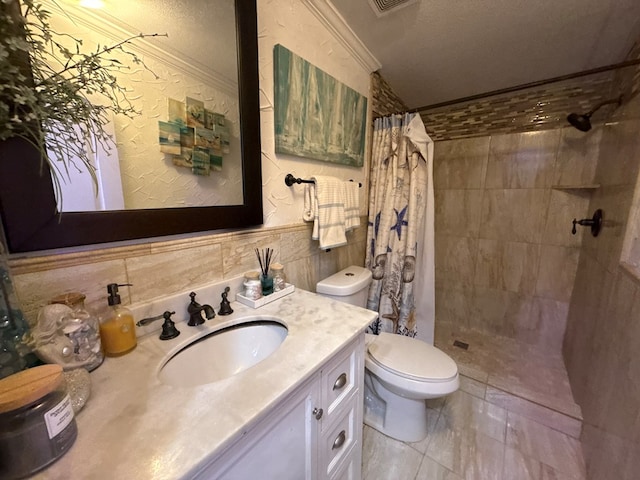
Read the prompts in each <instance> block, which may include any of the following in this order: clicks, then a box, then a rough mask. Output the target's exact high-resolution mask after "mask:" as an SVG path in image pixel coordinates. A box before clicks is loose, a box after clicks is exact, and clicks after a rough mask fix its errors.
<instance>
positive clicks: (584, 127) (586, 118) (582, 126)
mask: <svg viewBox="0 0 640 480" xmlns="http://www.w3.org/2000/svg"><path fill="white" fill-rule="evenodd" d="M591 115H592V114H591V113H587V114H579V113H570V114H569V115H567V121H568V122H569V123H570V124H571V125H573V126H574V127H576V128H577V129H578V130H580V131H581V132H588V131H589V130H591V120H590V118H591Z"/></svg>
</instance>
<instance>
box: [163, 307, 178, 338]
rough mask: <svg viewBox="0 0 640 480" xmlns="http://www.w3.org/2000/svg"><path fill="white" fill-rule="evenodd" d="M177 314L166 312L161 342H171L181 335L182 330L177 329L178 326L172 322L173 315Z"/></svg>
mask: <svg viewBox="0 0 640 480" xmlns="http://www.w3.org/2000/svg"><path fill="white" fill-rule="evenodd" d="M174 313H176V312H169V311H166V312H164V313H163V314H162V316H163V317H164V323H163V324H162V333H161V334H160V340H171V339H172V338H176V337H177V336H178V335H180V330H178V329H177V328H176V324H175V323H174V321H173V320H171V315H173V314H174Z"/></svg>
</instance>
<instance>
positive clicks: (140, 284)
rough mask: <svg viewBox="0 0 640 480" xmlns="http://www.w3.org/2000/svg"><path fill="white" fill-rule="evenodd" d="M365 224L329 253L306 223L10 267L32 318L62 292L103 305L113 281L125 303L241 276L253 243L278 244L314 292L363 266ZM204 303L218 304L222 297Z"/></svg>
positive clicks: (295, 277) (292, 273) (296, 279)
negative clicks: (334, 277) (344, 270)
mask: <svg viewBox="0 0 640 480" xmlns="http://www.w3.org/2000/svg"><path fill="white" fill-rule="evenodd" d="M360 223H361V226H360V227H359V228H358V229H356V230H355V231H353V232H350V233H348V234H347V239H348V242H349V243H348V245H347V246H344V247H339V248H334V249H332V250H331V251H330V252H323V251H321V250H319V249H318V242H317V241H313V240H311V225H310V224H304V225H293V226H285V227H275V228H265V229H260V230H248V231H243V232H233V233H224V234H217V235H205V236H200V237H194V238H190V239H183V240H173V241H164V242H156V243H147V244H144V245H137V246H127V247H116V248H107V249H102V250H93V251H90V252H81V253H70V254H62V255H52V256H44V257H34V258H24V259H14V260H12V261H11V263H10V267H11V271H12V274H13V279H14V286H15V288H16V292H17V295H18V298H19V300H20V304H21V306H22V308H23V310H24V313H25V315H26V316H27V318H28V320H29V321H30V322H34V321H35V320H36V316H37V313H38V310H39V309H40V307H42V306H43V305H46V304H47V303H48V301H49V299H51V297H53V296H55V295H57V294H59V293H64V292H70V291H78V292H82V293H84V294H85V295H86V296H87V306H88V307H90V308H93V309H94V310H97V311H100V310H101V309H103V308H104V307H105V305H106V286H107V284H109V283H114V282H117V283H131V284H133V286H131V287H123V288H121V290H120V291H121V295H122V302H123V304H125V305H126V304H130V303H137V302H145V301H148V300H151V299H153V298H156V297H158V296H162V295H165V294H168V293H173V292H179V291H182V290H188V289H191V288H195V287H197V286H198V285H202V284H205V283H209V282H214V281H219V280H224V279H226V278H232V277H236V276H239V275H242V274H243V273H244V272H246V271H248V270H257V269H258V264H257V261H256V257H255V253H254V250H255V248H267V247H271V248H273V249H275V251H276V259H277V260H278V261H280V262H282V263H283V264H284V265H285V272H286V274H287V279H288V281H289V282H290V283H293V284H294V285H296V287H298V288H302V289H305V290H310V291H315V284H316V282H317V281H318V280H321V279H322V278H325V277H326V276H329V275H331V274H333V273H335V272H337V271H339V270H341V269H342V268H345V267H347V266H349V265H363V264H364V252H365V243H366V235H367V227H366V225H367V222H366V218H362V219H361V222H360ZM196 291H197V290H196ZM187 300H188V299H187ZM201 301H202V302H203V303H204V302H206V303H211V304H212V305H214V304H216V303H215V302H218V301H219V299H201ZM185 307H186V303H185Z"/></svg>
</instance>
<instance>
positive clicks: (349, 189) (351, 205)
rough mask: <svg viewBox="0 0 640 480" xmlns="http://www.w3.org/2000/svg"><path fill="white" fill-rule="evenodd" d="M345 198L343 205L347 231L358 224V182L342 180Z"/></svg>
mask: <svg viewBox="0 0 640 480" xmlns="http://www.w3.org/2000/svg"><path fill="white" fill-rule="evenodd" d="M344 189H345V192H346V199H345V205H344V216H345V228H346V230H347V232H348V231H350V230H353V229H354V228H356V227H358V226H360V186H359V185H358V182H351V181H349V182H344Z"/></svg>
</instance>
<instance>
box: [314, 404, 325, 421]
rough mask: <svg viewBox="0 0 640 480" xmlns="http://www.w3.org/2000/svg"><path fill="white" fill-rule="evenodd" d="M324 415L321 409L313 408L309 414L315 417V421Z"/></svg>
mask: <svg viewBox="0 0 640 480" xmlns="http://www.w3.org/2000/svg"><path fill="white" fill-rule="evenodd" d="M323 413H324V411H323V410H322V409H321V408H317V407H316V408H314V409H313V412H311V414H312V415H313V416H314V417H316V420H320V419H321V418H322V414H323Z"/></svg>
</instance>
